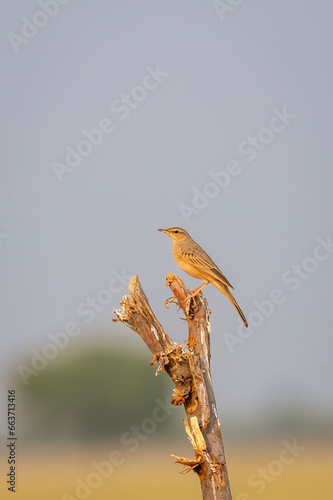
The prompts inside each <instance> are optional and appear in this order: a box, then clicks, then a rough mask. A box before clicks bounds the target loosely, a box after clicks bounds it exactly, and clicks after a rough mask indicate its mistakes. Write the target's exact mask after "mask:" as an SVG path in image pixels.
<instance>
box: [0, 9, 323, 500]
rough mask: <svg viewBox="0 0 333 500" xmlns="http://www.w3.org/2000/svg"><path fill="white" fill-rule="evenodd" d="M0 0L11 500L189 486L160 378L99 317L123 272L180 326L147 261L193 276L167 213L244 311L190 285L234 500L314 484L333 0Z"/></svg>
mask: <svg viewBox="0 0 333 500" xmlns="http://www.w3.org/2000/svg"><path fill="white" fill-rule="evenodd" d="M0 12H1V16H0V19H1V21H0V22H1V27H2V41H1V45H2V51H1V59H2V66H3V68H4V71H3V75H2V89H3V90H2V93H1V101H2V116H3V120H2V123H1V127H2V131H1V137H2V169H1V183H0V191H1V196H0V205H1V212H0V265H1V276H2V278H1V279H2V287H1V292H0V293H1V296H0V301H1V304H2V314H1V322H2V332H3V334H2V336H1V343H2V348H1V350H0V367H1V368H0V370H1V384H2V395H3V396H2V398H1V401H0V405H1V420H0V428H1V430H0V433H1V437H2V442H3V443H5V442H6V441H5V439H6V437H7V391H8V390H12V389H15V391H16V407H17V436H18V446H17V460H18V463H17V484H16V486H17V493H16V494H17V498H18V499H20V500H21V499H22V500H25V499H27V500H28V499H30V498H34V499H39V498H45V497H47V498H50V499H52V500H53V499H57V498H59V499H62V500H69V499H73V498H93V499H96V500H97V499H102V498H106V497H107V496H110V495H111V494H113V495H115V496H116V497H118V498H124V499H127V498H128V499H129V498H133V497H135V498H145V499H149V498H156V495H158V496H159V498H160V499H164V498H170V495H174V492H175V489H176V490H177V493H178V494H179V496H181V495H182V496H184V498H192V499H199V498H201V493H200V486H199V481H198V479H197V478H196V477H195V476H194V474H193V473H190V474H187V475H185V476H183V475H180V474H179V471H181V466H179V465H174V464H173V459H172V458H170V454H171V453H174V454H176V455H181V456H186V457H189V458H190V457H192V453H193V450H192V449H191V447H190V443H189V442H188V440H187V438H186V436H185V433H184V430H183V422H182V419H183V416H184V414H183V410H182V409H180V408H175V407H173V406H171V405H170V403H169V401H170V396H171V393H172V384H171V383H170V381H169V379H168V377H167V376H166V374H164V373H161V374H159V376H158V377H157V378H156V377H155V376H154V372H155V368H154V367H149V362H150V359H151V354H150V352H148V350H147V348H146V347H145V345H143V343H142V341H141V339H140V338H139V337H138V336H137V335H135V334H134V333H133V332H132V331H130V330H128V329H127V328H125V327H124V326H123V325H119V324H113V323H111V319H112V317H114V315H113V309H114V308H117V307H119V302H120V300H121V298H122V296H123V295H125V294H126V293H127V283H128V281H129V279H130V276H131V275H133V274H138V275H139V277H140V280H141V283H142V286H143V289H144V290H145V292H146V294H147V296H148V298H149V301H150V304H151V306H152V308H153V310H154V312H155V314H156V315H157V317H158V318H159V320H160V321H161V323H162V324H163V326H164V328H165V329H166V331H167V332H168V333H169V334H170V336H171V337H172V338H173V339H174V340H175V341H177V342H183V341H184V339H186V337H187V332H186V326H185V325H184V323H183V321H182V320H181V319H180V316H181V314H180V313H177V311H176V307H172V306H171V307H170V309H169V310H166V309H165V308H164V305H163V304H164V300H165V299H166V298H168V297H169V296H170V295H171V293H170V290H168V289H164V288H163V287H164V284H165V276H166V275H167V274H168V273H169V272H174V273H177V274H178V275H179V276H180V277H181V278H182V279H184V280H185V283H186V285H187V286H188V288H195V287H196V286H198V285H199V282H198V281H197V280H195V279H194V278H191V277H189V276H185V275H184V274H183V273H182V272H181V271H180V270H179V269H178V268H177V266H176V264H175V262H174V260H173V256H172V252H171V241H170V239H169V238H167V236H166V235H164V234H162V233H158V232H157V229H158V228H167V227H170V226H175V225H177V226H181V227H184V228H185V229H186V230H187V231H188V232H189V233H190V234H191V236H192V237H193V238H194V239H195V240H196V241H197V242H198V243H199V244H201V246H203V247H204V249H205V250H206V251H207V252H208V253H209V254H210V256H211V257H212V258H213V259H214V260H215V262H216V263H217V264H218V266H219V267H220V268H221V269H222V271H223V272H224V274H225V275H226V277H227V278H228V279H229V280H230V282H231V283H232V284H233V286H234V287H235V297H236V299H237V301H238V302H239V304H240V306H241V308H242V309H243V311H244V313H245V315H246V316H247V318H248V321H249V329H248V330H247V331H246V332H245V331H244V329H243V328H242V327H241V321H240V320H239V318H238V316H237V313H236V312H235V310H234V309H233V308H232V306H231V305H230V303H229V302H228V301H227V300H226V299H225V297H223V296H222V295H221V294H220V293H219V292H218V291H217V290H216V289H215V288H213V287H212V286H210V287H207V288H205V289H204V295H205V297H206V298H207V299H208V302H209V307H210V309H211V311H212V315H211V326H212V339H211V348H212V376H213V382H214V387H215V391H216V397H217V402H218V408H219V416H220V419H221V423H222V432H223V438H224V444H225V451H226V456H227V461H228V462H227V463H228V467H229V477H230V482H231V488H232V491H233V498H235V499H236V500H250V499H255V498H257V497H260V498H261V499H269V500H274V499H281V498H293V499H298V498H300V499H302V500H307V499H310V498H311V499H312V498H318V499H323V500H324V499H325V500H326V499H328V498H331V497H333V487H332V485H331V481H330V475H331V471H332V465H333V453H332V431H333V397H332V396H333V390H332V378H333V368H332V349H333V341H332V326H331V305H332V280H333V236H332V208H333V207H332V184H333V183H332V181H333V171H332V168H331V167H332V148H331V134H332V132H331V131H332V126H333V112H332V111H333V109H332V105H333V100H332V84H333V71H332V69H333V68H332V66H333V62H332V57H331V54H332V48H333V32H332V27H331V24H332V22H331V20H332V15H333V5H332V4H330V3H329V2H323V1H319V2H316V3H314V2H311V1H310V0H303V1H300V0H296V1H294V2H292V4H291V3H290V2H285V1H282V2H274V1H272V0H268V1H267V0H266V1H264V0H259V1H257V2H242V1H238V2H235V1H231V0H225V1H209V2H207V1H197V0H191V1H190V0H183V1H181V2H179V1H178V2H176V1H169V2H162V1H160V0H157V1H156V0H155V1H152V0H143V1H141V2H134V1H129V0H123V1H122V2H115V1H109V2H106V1H102V0H95V1H94V2H92V1H89V0H81V1H80V2H75V1H69V0H67V1H64V0H61V1H60V0H40V1H29V2H24V1H22V0H15V1H12V2H7V3H3V4H2V5H1V7H0ZM7 454H8V450H7V449H6V446H2V448H1V456H0V460H1V466H0V470H1V479H2V481H1V484H0V488H1V496H3V495H4V496H6V495H7V494H8V495H9V494H10V492H8V491H7V488H6V486H5V483H6V474H7V472H8V464H7ZM263 470H264V471H265V472H262V471H263ZM310 476H311V481H310V482H309V481H304V478H309V477H310Z"/></svg>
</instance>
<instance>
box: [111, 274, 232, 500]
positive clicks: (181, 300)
mask: <svg viewBox="0 0 333 500" xmlns="http://www.w3.org/2000/svg"><path fill="white" fill-rule="evenodd" d="M166 281H167V285H168V286H169V287H170V288H171V290H172V292H173V294H174V297H172V298H171V299H169V300H168V301H166V306H167V307H168V305H169V304H170V303H171V302H175V303H176V304H177V305H178V306H179V307H180V308H181V309H182V310H183V311H184V313H185V319H186V321H187V324H188V340H187V343H186V345H187V348H185V347H184V346H183V345H180V344H177V343H175V342H173V340H172V339H171V338H170V337H169V335H168V334H167V333H166V332H165V330H164V329H163V327H162V325H161V324H160V323H159V321H158V320H157V318H156V316H155V315H154V313H153V311H152V310H151V307H150V305H149V302H148V300H147V297H146V295H145V293H144V291H143V290H142V287H141V284H140V281H139V278H138V276H132V278H131V280H130V282H129V293H130V297H129V296H125V297H123V300H122V301H121V302H120V305H121V307H122V309H120V310H114V313H115V314H116V316H117V318H116V319H113V321H120V322H121V323H124V324H125V325H126V326H128V327H129V328H131V330H133V331H135V332H136V333H138V334H139V335H140V337H141V338H142V340H143V341H144V342H145V344H146V345H147V347H148V348H149V349H150V351H151V352H152V353H153V358H152V361H151V365H152V364H154V363H155V361H156V362H157V370H156V375H157V374H158V372H160V371H163V370H165V371H166V372H167V374H168V375H169V377H171V379H172V380H173V382H174V384H175V388H174V394H173V395H172V397H171V403H172V404H174V405H178V406H179V405H182V404H183V405H184V408H185V412H186V418H187V420H184V423H185V431H186V434H187V436H188V437H189V439H190V441H191V443H192V446H193V448H194V451H195V456H194V458H192V459H188V458H184V457H178V456H175V455H172V456H173V457H174V458H175V459H176V462H177V463H180V464H182V465H184V466H185V467H186V469H185V470H184V472H189V471H190V470H193V471H194V472H196V473H197V474H198V476H199V478H200V482H201V490H202V496H203V499H204V500H231V492H230V486H229V480H228V473H227V467H226V462H225V455H224V449H223V442H222V436H221V430H220V421H219V418H218V414H217V407H216V402H215V396H214V391H213V386H212V379H211V371H210V323H209V313H210V311H209V309H208V306H207V300H206V299H204V298H203V296H202V293H201V292H200V293H199V294H198V295H197V296H196V297H194V299H191V300H190V301H187V302H186V297H187V295H188V293H189V291H188V290H187V288H186V286H185V284H184V283H183V281H182V280H181V279H179V278H178V276H176V275H174V274H168V276H167V278H166Z"/></svg>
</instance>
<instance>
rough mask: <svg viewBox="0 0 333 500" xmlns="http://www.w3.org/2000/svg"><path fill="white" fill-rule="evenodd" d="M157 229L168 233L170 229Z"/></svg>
mask: <svg viewBox="0 0 333 500" xmlns="http://www.w3.org/2000/svg"><path fill="white" fill-rule="evenodd" d="M157 231H162V233H165V234H168V230H167V229H158V230H157Z"/></svg>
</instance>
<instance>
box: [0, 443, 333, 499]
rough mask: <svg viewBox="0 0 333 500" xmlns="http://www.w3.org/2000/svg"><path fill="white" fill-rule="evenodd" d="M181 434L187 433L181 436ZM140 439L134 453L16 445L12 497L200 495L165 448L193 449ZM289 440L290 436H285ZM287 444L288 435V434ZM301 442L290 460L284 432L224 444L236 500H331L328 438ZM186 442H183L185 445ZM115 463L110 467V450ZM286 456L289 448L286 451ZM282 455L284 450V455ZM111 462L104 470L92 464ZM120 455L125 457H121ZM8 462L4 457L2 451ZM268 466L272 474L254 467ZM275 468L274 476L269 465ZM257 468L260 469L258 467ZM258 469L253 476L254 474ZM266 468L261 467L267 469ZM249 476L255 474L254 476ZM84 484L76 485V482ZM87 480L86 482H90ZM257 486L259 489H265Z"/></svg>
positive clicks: (4, 494) (2, 490) (332, 461)
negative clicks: (263, 439)
mask: <svg viewBox="0 0 333 500" xmlns="http://www.w3.org/2000/svg"><path fill="white" fill-rule="evenodd" d="M184 440H185V438H184ZM152 441H153V439H151V440H149V442H144V443H141V444H140V446H139V447H138V449H136V450H134V451H133V452H132V453H130V452H129V450H128V449H126V450H124V448H123V449H121V447H118V448H116V446H114V445H113V446H112V444H111V443H109V444H104V445H103V446H96V445H94V446H84V445H81V446H56V445H49V446H48V447H39V448H38V447H36V446H26V447H25V448H24V449H19V448H18V469H17V488H16V489H17V491H16V494H15V496H14V498H15V499H17V500H46V499H47V500H56V499H59V500H73V499H75V498H81V499H88V498H90V499H91V500H105V499H111V498H112V499H113V498H114V499H121V500H133V499H135V500H141V499H142V500H150V499H154V500H155V499H156V498H158V500H167V499H170V498H179V499H181V500H185V499H191V500H200V499H201V491H200V484H199V480H198V479H197V477H196V476H195V474H194V473H193V472H191V473H189V474H185V475H183V474H179V471H180V470H182V467H181V466H180V465H177V464H174V463H173V459H172V458H171V457H170V453H175V454H180V455H184V456H188V455H191V456H192V454H191V450H190V447H189V446H187V445H185V447H184V444H183V443H182V442H181V440H180V441H179V442H169V443H165V442H163V443H161V442H158V441H154V442H152ZM287 441H288V440H287ZM289 442H290V443H292V440H289ZM297 444H299V445H302V446H305V448H306V449H305V450H304V451H301V452H299V456H297V457H295V459H294V461H292V462H291V463H288V464H283V463H281V462H280V464H279V463H277V462H279V457H280V454H281V451H282V450H283V448H284V445H283V438H282V439H281V440H279V439H277V440H275V441H274V442H269V443H262V444H260V445H258V444H256V443H255V442H253V443H251V444H250V443H248V444H247V445H246V446H240V445H239V444H237V445H233V446H231V445H232V443H230V442H229V443H228V448H229V449H228V450H227V463H228V468H229V477H230V483H231V487H232V492H233V500H255V499H260V500H298V499H299V500H331V499H333V479H332V476H333V453H332V447H331V443H327V442H326V443H324V442H322V443H317V442H315V441H311V442H307V441H306V440H303V442H302V440H301V439H300V440H297ZM185 448H186V449H185ZM116 449H118V452H119V453H118V454H117V453H116V454H114V455H113V459H114V461H115V463H116V464H118V465H114V467H113V469H112V470H111V467H112V466H111V465H110V461H109V457H110V453H112V452H115V450H116ZM286 456H287V457H288V460H291V458H292V455H291V454H290V453H289V454H287V455H286ZM283 457H284V455H283ZM106 461H107V462H108V463H109V465H108V466H106V465H105V463H104V466H105V468H104V469H103V470H104V474H105V475H106V476H107V477H105V478H103V477H102V475H101V474H100V473H98V472H97V471H96V468H94V466H93V465H92V463H93V462H96V464H99V465H100V464H101V463H102V462H106ZM120 462H122V463H120ZM1 464H2V465H3V464H5V469H7V466H6V459H5V457H1ZM1 469H2V474H1V476H2V480H1V484H0V497H1V498H13V497H12V496H11V497H9V495H12V493H10V492H8V491H7V490H6V487H4V482H3V478H4V469H3V466H2V467H1ZM263 470H264V471H266V473H267V474H268V478H269V481H264V480H263V479H261V482H260V483H259V485H260V486H258V477H259V474H262V473H263V472H262V471H263ZM269 470H270V471H271V472H272V471H273V472H274V475H272V474H271V473H269V472H268V471H269ZM260 471H261V472H260ZM254 474H255V475H256V476H253V475H254ZM264 474H265V473H264ZM251 475H252V477H253V478H254V477H255V480H256V481H257V482H256V483H255V484H256V485H257V486H250V485H249V483H248V480H249V477H250V476H251ZM253 480H254V479H253ZM78 481H82V482H81V483H80V484H81V486H82V484H84V485H85V486H82V487H81V489H80V490H77V491H76V487H77V485H78V484H79V483H78ZM88 484H90V486H88ZM262 489H264V491H262V492H261V491H260V492H258V490H262Z"/></svg>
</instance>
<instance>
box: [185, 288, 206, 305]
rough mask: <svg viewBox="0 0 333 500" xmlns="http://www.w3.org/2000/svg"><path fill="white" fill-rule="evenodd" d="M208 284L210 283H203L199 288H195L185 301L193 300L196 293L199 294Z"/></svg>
mask: <svg viewBox="0 0 333 500" xmlns="http://www.w3.org/2000/svg"><path fill="white" fill-rule="evenodd" d="M206 285H208V283H203V284H202V285H200V286H198V288H196V289H195V290H192V292H190V293H189V295H188V296H187V297H186V299H185V302H187V301H188V300H191V299H193V298H194V297H195V296H196V295H198V293H199V292H200V291H201V290H202V289H203V287H205V286H206Z"/></svg>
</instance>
